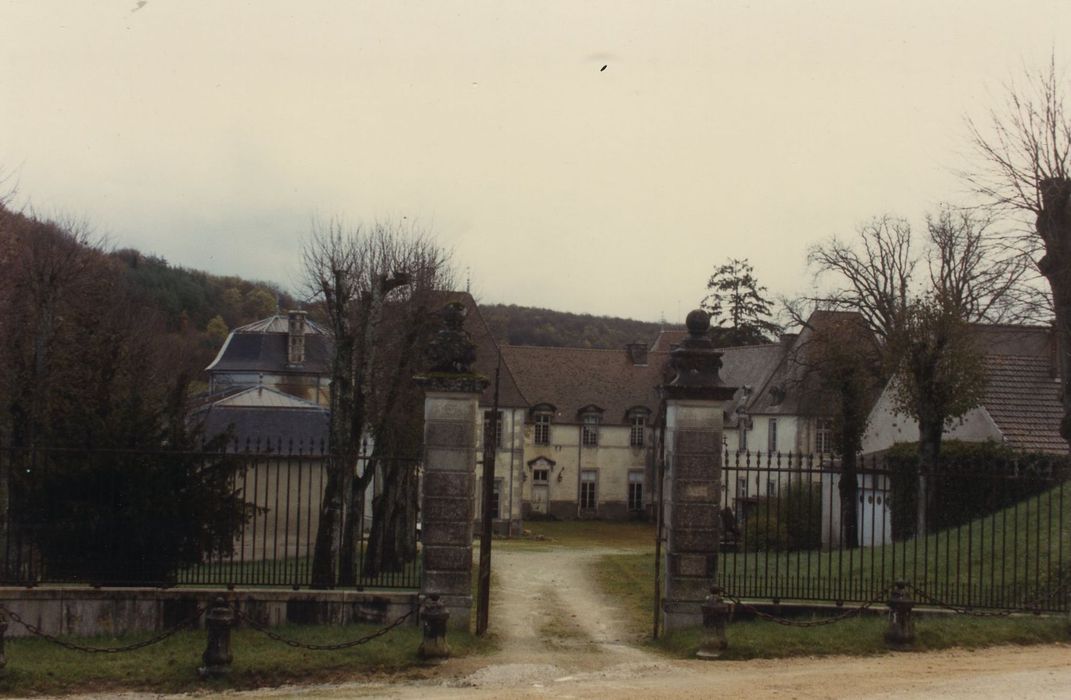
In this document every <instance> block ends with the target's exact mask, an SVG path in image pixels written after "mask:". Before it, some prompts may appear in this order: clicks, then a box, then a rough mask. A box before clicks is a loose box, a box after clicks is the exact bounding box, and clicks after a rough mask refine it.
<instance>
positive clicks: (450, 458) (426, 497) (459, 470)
mask: <svg viewBox="0 0 1071 700" xmlns="http://www.w3.org/2000/svg"><path fill="white" fill-rule="evenodd" d="M442 313H443V318H444V321H445V327H444V328H443V330H440V331H439V333H438V335H437V336H436V338H435V339H434V340H433V341H432V346H431V349H430V354H431V355H432V358H431V359H432V369H431V371H430V372H428V373H427V374H426V375H422V376H420V377H417V378H416V381H417V382H418V383H419V384H420V385H421V387H422V388H423V389H424V487H423V497H422V500H421V512H422V518H423V525H422V535H421V541H422V542H423V555H424V572H423V576H422V578H421V584H420V594H421V597H422V598H423V597H425V596H430V595H438V596H440V599H441V600H442V602H443V604H444V605H445V606H446V608H447V609H448V610H449V611H450V620H449V626H450V627H451V628H454V629H465V630H467V629H469V627H470V625H469V620H470V616H471V611H472V534H473V532H472V529H473V525H472V523H473V519H474V517H475V501H474V489H475V484H476V425H477V419H478V417H479V413H478V411H479V400H480V393H481V392H482V391H483V390H484V388H485V387H487V385H488V384H489V382H488V380H487V379H486V378H485V377H483V376H480V375H477V374H474V373H473V372H472V370H471V369H470V368H471V366H472V362H473V361H474V360H475V359H476V353H475V347H474V345H473V343H472V341H471V340H470V339H469V337H468V333H466V332H465V331H464V329H463V328H462V324H463V322H464V319H465V307H464V306H462V305H461V304H449V305H447V307H446V308H445V309H443V312H442Z"/></svg>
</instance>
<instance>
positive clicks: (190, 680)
mask: <svg viewBox="0 0 1071 700" xmlns="http://www.w3.org/2000/svg"><path fill="white" fill-rule="evenodd" d="M375 629H376V628H374V627H370V626H366V625H350V626H345V627H312V626H286V627H279V628H277V629H276V631H277V632H278V633H279V634H282V635H284V636H286V637H289V638H292V639H295V640H299V641H302V642H306V643H315V644H334V643H338V642H343V641H348V640H351V639H356V638H357V637H360V636H362V635H364V634H367V633H369V632H371V631H374V630H375ZM148 636H151V635H129V636H124V637H121V638H98V639H90V640H83V639H79V640H77V641H78V642H79V643H82V644H85V645H87V646H101V647H105V646H120V645H124V644H130V643H133V642H137V641H139V640H141V639H146V638H147V637H148ZM449 642H450V646H451V649H452V650H453V652H454V654H455V655H456V656H463V655H468V654H474V653H486V652H487V651H489V650H490V649H491V644H490V642H488V641H487V640H481V639H478V638H476V637H474V636H471V635H468V634H463V633H459V632H451V633H450V635H449ZM419 645H420V630H419V629H418V628H416V627H402V628H399V629H396V630H394V631H392V632H390V633H388V634H387V635H385V636H384V637H381V638H379V639H376V640H374V641H372V642H369V643H368V644H364V645H362V646H359V647H354V648H352V649H346V650H341V651H305V650H302V649H294V648H291V647H289V646H286V645H285V644H282V643H280V642H275V641H272V640H270V639H268V638H267V637H265V636H264V635H262V634H260V633H258V632H256V631H254V630H250V629H241V630H236V631H234V633H233V635H232V641H231V649H232V653H233V655H234V664H233V668H232V671H231V673H230V675H229V677H227V678H224V679H217V680H212V681H202V680H200V679H199V678H198V677H197V673H196V669H197V667H198V666H200V665H201V654H202V653H203V652H204V648H205V632H204V631H188V632H180V633H179V634H176V635H175V636H173V637H171V638H170V639H167V640H166V641H164V642H161V643H160V644H157V645H154V646H152V647H148V648H146V649H140V650H138V651H134V652H129V653H123V654H86V653H82V652H76V651H68V650H66V649H62V648H60V647H57V646H55V645H52V644H49V643H47V642H45V641H43V640H39V639H28V638H19V639H14V640H9V641H8V642H7V668H6V669H5V670H4V671H3V673H2V674H0V693H3V694H5V695H31V694H42V693H49V694H61V693H72V692H79V691H89V690H92V691H94V692H108V691H112V690H115V691H117V690H144V691H151V692H189V691H198V690H200V691H212V692H217V691H222V690H227V689H240V688H259V687H264V686H276V685H282V684H286V683H291V682H301V683H315V682H333V681H343V680H361V679H367V678H370V677H376V676H384V675H386V676H393V675H403V676H408V675H412V676H414V677H415V676H419V675H421V674H422V673H423V671H422V667H423V664H422V662H421V661H420V659H419V658H418V657H417V653H416V652H417V648H418V647H419Z"/></svg>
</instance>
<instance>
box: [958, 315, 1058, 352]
mask: <svg viewBox="0 0 1071 700" xmlns="http://www.w3.org/2000/svg"><path fill="white" fill-rule="evenodd" d="M971 334H972V335H973V336H974V339H975V343H976V344H977V345H978V349H979V351H980V352H981V353H982V354H983V355H1019V356H1031V357H1045V358H1051V357H1052V352H1053V345H1052V328H1050V327H1048V326H1012V325H983V324H980V323H976V324H972V325H971Z"/></svg>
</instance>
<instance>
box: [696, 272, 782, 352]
mask: <svg viewBox="0 0 1071 700" xmlns="http://www.w3.org/2000/svg"><path fill="white" fill-rule="evenodd" d="M707 290H708V294H707V296H706V297H705V298H704V299H703V301H702V302H701V305H702V307H703V309H704V310H706V312H707V313H709V314H710V319H711V325H712V326H714V329H715V330H714V333H715V338H716V339H717V340H718V342H719V344H720V345H756V344H759V343H768V342H770V341H771V337H776V336H777V334H778V333H780V332H781V327H780V326H778V325H777V324H776V323H774V322H773V321H772V320H771V319H770V300H769V299H766V298H765V297H763V293H764V292H765V291H766V287H763V286H762V285H760V284H759V283H758V280H756V279H755V275H754V270H753V269H752V267H751V263H749V262H748V261H747V258H745V259H743V260H737V259H735V258H731V259H730V260H729V262H727V263H726V264H724V265H719V266H718V267H716V268H715V269H714V274H712V275H711V276H710V279H709V280H708V281H707Z"/></svg>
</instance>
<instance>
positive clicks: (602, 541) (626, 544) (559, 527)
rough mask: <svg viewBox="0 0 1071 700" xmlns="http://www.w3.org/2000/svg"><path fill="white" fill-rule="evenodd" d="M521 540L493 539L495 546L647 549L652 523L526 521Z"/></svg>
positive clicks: (651, 541)
mask: <svg viewBox="0 0 1071 700" xmlns="http://www.w3.org/2000/svg"><path fill="white" fill-rule="evenodd" d="M524 529H525V531H526V533H527V534H526V536H525V537H519V538H512V539H499V540H495V544H494V546H495V547H498V546H505V547H518V548H524V547H619V548H622V549H651V550H654V545H655V526H654V523H645V522H614V521H606V520H534V521H533V520H530V521H527V522H526V523H525V524H524Z"/></svg>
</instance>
